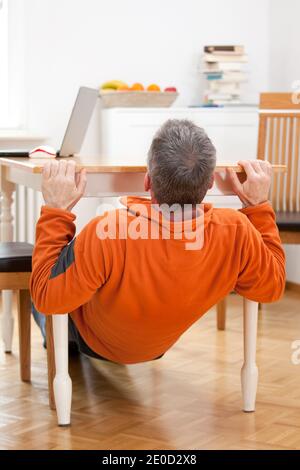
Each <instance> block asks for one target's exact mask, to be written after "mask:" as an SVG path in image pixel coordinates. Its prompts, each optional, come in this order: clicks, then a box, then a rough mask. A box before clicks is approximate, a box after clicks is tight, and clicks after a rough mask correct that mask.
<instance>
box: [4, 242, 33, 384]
mask: <svg viewBox="0 0 300 470" xmlns="http://www.w3.org/2000/svg"><path fill="white" fill-rule="evenodd" d="M32 250H33V246H32V245H30V244H29V243H18V242H8V243H0V289H1V291H5V290H16V291H17V295H18V324H19V353H20V375H21V379H22V380H23V381H24V382H29V381H30V366H31V351H30V344H31V343H30V339H31V338H30V331H31V328H30V324H31V299H30V293H29V279H30V273H31V257H32ZM6 352H10V351H6Z"/></svg>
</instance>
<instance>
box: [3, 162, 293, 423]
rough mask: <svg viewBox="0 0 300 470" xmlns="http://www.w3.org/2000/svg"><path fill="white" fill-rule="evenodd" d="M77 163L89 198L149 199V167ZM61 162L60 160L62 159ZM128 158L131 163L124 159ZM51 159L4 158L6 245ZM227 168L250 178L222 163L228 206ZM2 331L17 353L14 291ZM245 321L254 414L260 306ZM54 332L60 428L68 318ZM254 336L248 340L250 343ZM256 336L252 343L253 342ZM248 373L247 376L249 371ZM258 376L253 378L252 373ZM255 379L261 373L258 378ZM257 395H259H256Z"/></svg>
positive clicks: (67, 385)
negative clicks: (19, 190) (16, 205)
mask: <svg viewBox="0 0 300 470" xmlns="http://www.w3.org/2000/svg"><path fill="white" fill-rule="evenodd" d="M71 159H72V160H73V161H75V163H76V169H77V171H80V169H81V168H85V169H86V171H87V187H86V193H85V197H94V198H105V197H115V196H117V197H118V196H122V195H145V194H146V193H145V190H144V176H145V174H146V171H147V168H146V166H132V165H126V164H124V165H122V166H120V165H115V166H114V165H106V164H105V163H101V164H99V163H97V162H95V161H94V159H91V158H88V157H86V156H75V157H71ZM58 160H59V159H58ZM124 160H125V159H124ZM46 161H47V160H46V159H31V158H21V157H10V158H0V192H1V216H0V236H1V241H2V242H8V241H13V233H14V223H15V221H14V218H13V212H12V205H13V194H14V192H15V189H16V186H17V185H22V186H25V187H27V188H31V189H34V190H36V191H40V190H41V183H42V171H43V166H44V164H45V162H46ZM226 168H232V169H233V170H234V171H235V172H237V173H238V174H239V175H240V178H241V179H243V178H244V179H245V173H244V170H243V168H241V167H240V166H239V165H235V164H232V163H226V162H218V163H217V165H216V169H215V184H214V186H213V188H212V189H211V190H209V192H208V194H207V196H208V197H210V196H219V198H218V201H219V203H222V202H224V203H226V198H227V197H228V196H232V195H233V194H234V193H233V191H232V187H231V184H230V181H229V179H228V177H227V176H226ZM273 171H274V173H279V172H285V171H286V167H285V166H284V165H274V167H273ZM2 296H3V313H2V331H3V340H4V344H5V350H6V351H11V344H12V334H13V316H12V292H11V291H3V293H2ZM244 322H245V325H246V327H247V328H248V331H250V333H251V334H250V335H249V337H247V335H245V346H244V347H245V363H244V366H243V367H244V368H243V370H244V375H242V384H243V387H244V390H246V391H247V390H248V391H249V390H250V389H251V393H250V392H249V393H248V394H247V393H245V394H244V409H245V410H246V411H251V410H253V407H254V403H253V396H254V401H255V393H256V383H257V378H256V379H255V377H254V376H253V370H254V368H253V367H254V364H255V349H256V343H255V341H254V339H253V338H256V328H257V304H256V302H252V301H250V300H247V299H245V300H244ZM53 331H54V345H55V363H56V378H57V381H56V388H55V387H54V390H55V393H56V395H55V397H56V408H57V413H58V422H59V424H62V425H65V424H69V423H70V409H71V380H70V377H69V374H68V346H67V342H68V315H57V316H53ZM247 338H248V339H247ZM249 338H251V339H249ZM245 371H246V372H245ZM251 374H252V375H251ZM254 375H255V374H254ZM254 392H255V393H254Z"/></svg>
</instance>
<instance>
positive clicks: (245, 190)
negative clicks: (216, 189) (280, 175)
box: [227, 160, 272, 207]
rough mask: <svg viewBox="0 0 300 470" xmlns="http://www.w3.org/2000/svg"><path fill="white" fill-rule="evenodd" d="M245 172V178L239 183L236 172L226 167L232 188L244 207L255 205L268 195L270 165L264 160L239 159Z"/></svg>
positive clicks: (264, 200) (264, 199) (263, 200)
mask: <svg viewBox="0 0 300 470" xmlns="http://www.w3.org/2000/svg"><path fill="white" fill-rule="evenodd" d="M238 164H239V165H240V166H242V167H243V168H244V170H245V172H246V175H247V179H246V181H245V182H244V183H241V182H240V180H239V178H238V175H237V173H235V171H233V170H232V169H227V173H228V175H229V178H230V180H231V183H232V189H233V191H234V192H235V194H236V195H237V196H238V197H239V198H240V200H241V201H242V203H243V205H244V207H247V206H256V205H257V204H262V203H263V202H266V201H267V200H268V197H269V192H270V186H271V176H272V165H271V164H270V163H269V162H266V161H264V160H254V161H251V162H250V161H247V160H245V161H240V162H238Z"/></svg>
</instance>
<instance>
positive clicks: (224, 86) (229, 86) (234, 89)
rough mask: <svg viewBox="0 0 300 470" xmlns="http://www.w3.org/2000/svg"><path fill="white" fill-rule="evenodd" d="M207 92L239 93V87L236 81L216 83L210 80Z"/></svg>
mask: <svg viewBox="0 0 300 470" xmlns="http://www.w3.org/2000/svg"><path fill="white" fill-rule="evenodd" d="M208 92H209V93H210V92H214V93H229V94H230V95H240V94H241V88H240V86H239V84H238V83H230V82H228V83H219V82H218V83H216V82H210V83H209V84H208Z"/></svg>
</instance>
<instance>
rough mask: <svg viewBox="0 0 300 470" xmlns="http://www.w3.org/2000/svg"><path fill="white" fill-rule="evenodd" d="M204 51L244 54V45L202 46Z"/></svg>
mask: <svg viewBox="0 0 300 470" xmlns="http://www.w3.org/2000/svg"><path fill="white" fill-rule="evenodd" d="M204 52H208V53H211V54H216V53H218V54H240V55H242V54H244V52H245V51H244V46H204Z"/></svg>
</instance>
